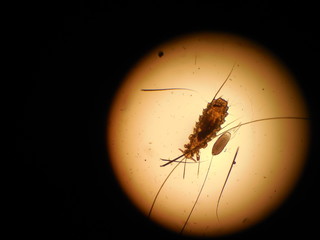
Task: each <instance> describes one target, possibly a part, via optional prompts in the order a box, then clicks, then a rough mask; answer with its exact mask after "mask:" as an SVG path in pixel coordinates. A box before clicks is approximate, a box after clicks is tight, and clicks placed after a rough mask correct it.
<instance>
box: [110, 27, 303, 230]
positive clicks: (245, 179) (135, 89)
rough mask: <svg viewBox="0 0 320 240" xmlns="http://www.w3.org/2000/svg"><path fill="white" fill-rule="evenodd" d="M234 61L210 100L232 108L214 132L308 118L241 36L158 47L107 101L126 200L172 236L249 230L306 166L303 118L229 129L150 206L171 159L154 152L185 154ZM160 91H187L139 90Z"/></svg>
mask: <svg viewBox="0 0 320 240" xmlns="http://www.w3.org/2000/svg"><path fill="white" fill-rule="evenodd" d="M233 66H234V68H233V71H232V73H231V75H230V78H229V79H228V80H227V82H226V83H225V85H224V86H223V87H222V89H221V90H220V91H219V93H218V95H217V97H216V98H219V97H222V98H223V99H225V100H226V101H228V106H229V109H228V116H227V117H226V118H225V123H224V124H223V125H222V128H223V129H222V130H221V131H220V132H219V133H222V132H224V131H226V130H228V129H230V128H232V127H236V126H238V125H239V124H243V123H246V122H249V121H253V120H258V119H264V118H273V117H308V113H307V111H306V104H305V101H304V99H303V96H302V93H301V92H300V90H299V88H298V85H296V83H295V79H294V77H293V76H292V75H291V74H290V72H289V71H288V69H286V67H285V66H284V64H283V63H282V62H281V61H279V60H277V58H276V57H275V56H274V55H272V53H270V52H269V51H268V50H267V49H265V48H263V47H261V46H259V45H258V44H256V43H254V42H252V41H250V40H248V39H245V38H241V37H238V36H234V35H228V34H218V33H217V34H214V33H199V34H192V35H187V36H181V37H180V38H177V39H173V40H172V41H169V42H167V43H164V44H163V45H160V46H157V47H155V48H154V50H152V51H151V52H150V53H149V54H147V55H146V56H145V57H144V58H142V59H141V60H140V61H139V62H137V64H136V65H135V66H133V68H132V69H131V71H129V73H128V75H127V76H126V78H125V79H124V81H123V84H122V86H121V87H120V88H119V89H118V92H117V94H116V96H115V99H114V101H113V105H112V108H111V112H110V114H109V119H108V122H107V123H106V124H107V140H108V141H107V143H108V144H107V147H108V151H109V153H110V157H111V160H112V166H113V169H114V171H115V174H116V176H117V179H118V180H119V182H120V185H121V186H122V188H123V190H124V192H125V193H126V194H127V196H128V197H129V199H130V200H131V201H132V203H133V205H135V206H136V207H137V208H138V209H139V210H140V211H141V212H142V213H143V214H145V216H146V217H150V220H152V221H154V222H156V223H158V224H159V225H161V226H162V227H164V228H167V229H169V230H172V231H174V232H177V233H180V232H181V231H182V230H183V232H182V234H187V235H197V236H204V235H209V236H219V235H225V234H231V233H236V232H237V231H240V230H244V229H248V228H250V227H251V226H253V225H255V224H257V223H259V222H260V221H262V220H264V219H265V218H266V217H267V216H268V215H270V214H271V213H273V212H274V211H276V210H277V208H278V207H279V206H280V205H281V204H282V203H283V202H284V200H285V199H286V198H287V197H288V196H289V194H290V192H291V191H292V190H293V188H294V186H295V184H296V183H297V181H298V180H299V176H300V174H301V172H302V170H303V166H304V163H305V160H306V154H307V150H308V144H309V121H308V120H307V119H292V118H291V119H285V118H284V119H273V120H265V121H259V122H254V123H251V124H246V125H243V126H240V125H239V127H238V128H233V129H231V130H230V131H229V132H230V134H231V139H230V141H229V142H228V144H227V146H226V147H225V148H224V150H223V151H222V152H221V153H220V154H219V155H216V156H214V157H212V154H211V151H212V146H213V144H214V142H215V141H216V140H217V139H218V137H216V138H214V139H213V140H212V141H211V142H209V143H208V146H207V147H206V148H203V149H201V150H200V166H199V165H198V162H197V163H195V162H194V161H193V160H191V159H188V161H187V164H184V162H182V163H181V164H179V165H178V166H177V168H176V169H175V170H174V171H173V173H172V174H171V175H170V177H169V178H168V179H167V181H166V182H165V184H164V185H163V187H162V189H161V191H160V192H159V194H158V196H157V199H156V201H155V202H154V200H155V197H156V195H157V193H158V191H159V189H160V187H161V185H162V184H163V183H164V181H165V179H166V178H167V176H168V174H169V173H170V172H171V171H172V169H173V168H174V167H175V166H176V165H177V164H178V163H177V162H173V163H171V164H169V165H167V166H165V167H160V165H162V164H164V163H166V162H164V161H162V160H161V158H162V159H174V158H176V157H178V156H180V155H181V154H182V153H181V151H180V150H179V148H181V149H182V150H183V149H184V145H185V144H187V143H188V142H189V139H188V136H189V135H190V134H191V133H192V132H193V128H194V127H195V123H196V122H197V121H198V119H199V116H200V115H201V114H202V111H203V109H204V108H206V107H207V103H208V102H211V101H212V99H213V97H214V96H215V94H216V93H217V91H218V89H219V88H220V87H221V85H222V84H223V82H224V80H226V78H227V76H228V75H229V73H230V72H231V69H232V67H233ZM163 88H188V89H191V90H193V91H189V90H167V91H141V89H163ZM219 133H218V134H219ZM238 147H239V152H238V155H237V158H236V164H235V165H233V168H232V171H231V172H230V175H229V178H228V181H227V182H226V178H227V175H228V171H229V169H230V166H231V164H232V161H233V158H234V156H235V152H236V150H237V148H238ZM181 159H182V158H181ZM181 159H179V160H181ZM211 160H212V165H211V168H210V170H209V173H208V177H207V179H206V182H205V185H204V187H203V190H202V192H201V195H200V197H199V199H198V201H197V202H196V199H197V196H198V194H199V191H200V189H201V187H202V186H203V183H204V180H205V176H206V174H207V170H208V167H209V164H210V162H211ZM198 167H200V168H199V174H198ZM183 174H185V176H184V178H183ZM225 182H226V185H225V188H224V191H223V193H222V195H221V199H220V203H219V206H218V209H217V201H218V198H219V196H220V194H221V190H222V187H223V185H224V183H225ZM153 202H154V206H153V208H152V211H151V212H150V210H151V206H152V204H153ZM195 203H196V204H195ZM194 205H195V207H194V210H193V212H192V214H191V215H190V218H189V220H188V222H186V221H187V218H188V216H189V214H190V211H191V209H192V208H193V206H194ZM149 214H150V216H148V215H149ZM184 225H185V227H184Z"/></svg>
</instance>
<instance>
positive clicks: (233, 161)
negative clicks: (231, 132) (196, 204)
mask: <svg viewBox="0 0 320 240" xmlns="http://www.w3.org/2000/svg"><path fill="white" fill-rule="evenodd" d="M238 152H239V147H238V148H237V151H236V153H235V155H234V157H233V160H232V162H231V166H230V169H229V172H228V175H227V177H226V180H225V181H224V184H223V187H222V189H221V192H220V195H219V198H218V201H217V207H216V216H217V219H218V222H219V215H218V209H219V203H220V199H221V196H222V193H223V190H224V188H225V186H226V184H227V181H228V179H229V176H230V173H231V170H232V168H233V165H235V164H236V158H237V155H238Z"/></svg>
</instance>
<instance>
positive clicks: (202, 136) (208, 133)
mask: <svg viewBox="0 0 320 240" xmlns="http://www.w3.org/2000/svg"><path fill="white" fill-rule="evenodd" d="M234 67H235V64H234V65H233V66H232V68H231V71H230V72H229V74H228V76H227V77H226V79H225V80H224V81H223V83H222V84H221V86H220V87H219V89H218V90H217V92H216V93H215V95H214V97H213V99H212V100H211V102H209V103H208V104H207V107H206V108H205V109H203V111H202V114H201V115H200V116H199V119H198V122H196V124H195V127H194V129H193V133H192V134H190V135H189V137H188V139H189V142H188V143H186V144H184V150H183V149H180V148H179V150H180V151H181V152H182V154H181V155H180V156H178V157H176V158H174V159H165V158H160V159H161V160H162V161H164V162H166V163H164V164H162V165H160V167H165V166H168V165H169V164H172V163H176V165H175V166H174V167H173V169H172V170H171V171H170V172H169V173H168V175H167V176H166V178H165V179H164V180H163V182H162V184H161V186H160V187H159V189H158V191H157V193H156V195H155V197H154V199H153V202H152V204H151V207H150V210H149V213H148V217H149V218H150V217H151V214H152V211H153V209H154V206H155V204H156V201H157V198H158V196H159V194H160V192H161V190H162V188H163V187H164V185H165V184H166V182H167V181H168V179H169V178H170V176H171V174H172V173H173V172H174V171H175V170H176V168H177V167H178V166H179V165H180V164H181V163H182V162H184V164H185V165H184V170H183V178H184V177H185V168H186V167H185V166H186V163H187V160H188V159H190V160H192V162H193V163H198V174H199V168H200V149H205V148H206V147H207V146H208V143H209V142H211V141H212V140H213V139H215V138H216V137H218V139H217V140H216V142H215V143H214V145H213V147H212V151H211V153H212V157H211V159H210V162H209V166H208V169H207V171H206V175H205V178H204V180H203V183H202V185H201V188H200V190H199V192H198V195H197V197H196V199H195V202H194V204H193V206H192V208H191V210H190V212H189V214H188V216H187V218H186V220H185V222H184V224H183V226H182V228H181V230H180V234H182V233H183V231H184V229H185V227H186V226H187V224H188V221H189V219H190V217H191V215H192V213H193V211H194V208H195V206H196V204H197V202H198V200H199V197H200V196H201V193H202V190H203V188H204V186H205V184H206V181H207V177H208V175H209V171H210V168H211V164H212V159H213V157H214V156H216V155H219V154H220V153H221V152H222V151H223V150H224V149H225V147H226V145H227V144H228V142H229V141H230V139H231V137H232V135H231V133H230V130H234V129H239V128H240V127H241V126H244V125H249V124H252V123H256V122H262V121H269V120H280V119H293V120H309V118H307V117H290V116H280V117H270V118H261V119H256V120H252V121H248V122H244V123H240V124H238V125H237V126H235V127H231V128H229V129H228V130H224V131H223V132H221V133H220V131H221V130H222V128H221V125H222V124H223V123H225V118H226V117H227V116H228V109H229V107H228V101H226V100H225V99H223V98H222V97H219V98H217V99H216V97H217V95H218V94H219V92H220V91H221V89H222V88H223V87H224V85H225V84H226V83H227V81H228V80H229V78H230V76H231V74H232V72H233V70H234ZM175 90H186V91H193V90H192V89H188V88H161V89H141V91H144V92H156V91H175ZM231 123H232V122H231ZM231 123H229V124H231ZM229 124H228V125H229ZM225 127H226V126H225ZM225 127H224V128H225ZM239 149H240V148H239V146H238V147H237V149H236V152H235V154H234V157H233V160H232V162H231V165H230V168H229V171H228V173H227V175H226V178H225V181H224V184H223V186H222V188H221V191H220V194H219V197H218V200H217V204H216V217H217V220H218V221H219V215H218V211H219V203H220V199H221V197H222V195H223V192H224V190H225V187H226V185H227V182H228V179H229V176H230V174H231V171H232V168H233V166H234V165H235V164H236V158H237V156H238V154H239ZM194 156H195V157H194ZM181 158H182V159H181ZM192 162H189V163H192Z"/></svg>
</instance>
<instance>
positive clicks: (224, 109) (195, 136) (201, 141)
mask: <svg viewBox="0 0 320 240" xmlns="http://www.w3.org/2000/svg"><path fill="white" fill-rule="evenodd" d="M228 109H229V107H228V102H227V101H226V100H224V99H223V98H218V99H213V100H212V102H209V103H208V105H207V108H205V109H203V111H202V115H200V117H199V121H198V122H196V126H195V128H194V129H193V133H192V134H190V135H189V143H187V144H185V145H184V147H185V149H184V150H182V149H180V151H181V152H182V153H183V154H182V155H181V156H179V157H177V158H175V159H173V160H167V159H162V160H164V161H168V162H167V163H165V164H163V165H161V167H164V166H167V165H168V164H170V163H172V162H175V161H176V160H177V159H179V158H181V157H185V158H187V159H192V160H193V161H195V162H196V161H199V160H200V149H201V148H206V147H207V145H208V142H210V141H211V140H212V139H213V138H215V137H216V135H217V132H219V131H220V130H221V125H222V124H223V123H224V122H225V118H226V116H227V115H228ZM194 155H196V159H194V158H193V156H194Z"/></svg>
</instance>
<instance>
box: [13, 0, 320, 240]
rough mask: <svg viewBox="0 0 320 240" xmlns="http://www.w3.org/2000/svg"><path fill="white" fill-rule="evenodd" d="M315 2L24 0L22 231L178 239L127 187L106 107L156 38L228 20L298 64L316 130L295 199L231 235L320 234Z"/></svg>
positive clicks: (226, 26)
mask: <svg viewBox="0 0 320 240" xmlns="http://www.w3.org/2000/svg"><path fill="white" fill-rule="evenodd" d="M316 9H317V7H316V5H313V6H312V5H308V4H307V3H306V2H303V3H301V1H300V2H299V4H293V3H290V4H288V5H281V4H279V3H276V4H275V3H270V2H268V1H237V2H233V1H231V2H230V1H225V3H223V2H222V1H211V3H210V4H204V3H201V2H200V1H194V2H192V3H190V2H188V1H184V2H180V3H177V2H175V1H168V2H166V1H149V2H148V3H138V2H136V1H132V2H131V3H127V2H125V1H103V0H100V1H97V0H96V1H94V0H92V1H84V0H82V1H61V2H60V1H41V2H35V1H31V3H30V2H28V3H24V6H22V8H21V13H20V12H19V14H18V13H17V16H16V17H15V16H13V18H14V19H15V21H16V22H17V23H18V28H17V29H18V30H17V31H18V32H17V33H18V36H19V37H18V38H17V44H18V45H19V48H20V47H22V48H21V52H20V54H19V57H18V60H19V62H20V63H22V66H21V67H19V68H18V69H17V72H18V73H19V74H21V75H22V77H20V78H19V80H16V81H14V83H15V93H16V99H17V102H18V108H16V110H17V111H16V112H17V115H16V118H15V120H16V126H17V128H16V130H17V131H16V153H17V155H16V156H17V163H18V167H17V169H16V171H15V179H17V184H16V186H15V188H14V191H15V193H17V196H16V197H15V198H14V201H13V204H14V207H13V213H12V216H13V226H14V231H13V233H14V234H19V235H20V236H21V235H22V236H24V237H30V238H32V239H124V238H128V237H133V238H139V239H158V238H159V239H179V238H180V236H177V235H173V234H172V233H169V232H166V231H165V230H163V229H162V228H159V227H157V226H156V225H154V224H152V223H150V222H149V221H148V220H147V219H146V218H145V217H144V216H142V215H141V214H140V213H139V212H138V211H137V210H135V208H134V207H132V206H131V205H130V203H129V201H128V200H127V199H126V197H125V196H124V194H123V193H122V191H121V190H120V188H119V186H118V185H117V182H116V180H115V179H114V176H113V173H112V170H111V168H110V165H109V162H108V155H107V152H106V149H105V131H106V129H105V128H106V125H105V124H106V118H107V114H108V110H109V107H110V104H111V100H112V97H113V94H114V93H115V91H116V89H117V86H118V85H119V83H120V82H121V80H122V79H123V77H124V76H125V74H126V73H127V72H128V71H129V70H130V68H131V67H132V66H133V64H134V63H135V62H136V61H137V60H138V59H139V58H140V57H142V56H143V55H144V54H145V53H147V52H148V51H149V50H151V49H152V48H153V47H155V46H156V45H158V44H160V43H162V42H163V41H166V40H169V39H171V38H172V37H175V36H179V35H180V34H186V33H192V32H194V31H224V32H231V33H235V34H240V35H243V36H245V37H249V38H251V39H253V40H256V41H258V42H260V43H261V44H263V45H265V46H266V47H267V48H269V49H270V50H271V51H273V52H274V53H275V54H276V55H277V56H278V57H280V59H282V60H283V61H284V62H285V63H286V64H287V65H288V67H289V68H290V69H291V70H292V71H293V73H294V74H295V75H296V76H297V78H298V81H299V84H300V86H301V88H302V89H303V90H304V93H305V96H306V98H307V100H308V104H309V106H310V109H309V110H310V114H311V117H312V132H313V136H312V137H313V143H312V146H311V152H310V156H309V161H308V164H307V167H306V171H305V174H304V175H303V178H302V180H301V182H300V184H299V185H298V187H297V188H296V190H295V191H294V193H293V195H292V197H291V198H290V199H289V200H288V202H287V203H286V204H285V205H284V206H283V207H282V208H281V209H280V210H279V211H278V212H276V213H275V214H274V215H272V216H271V217H270V218H269V219H267V220H266V221H265V222H263V223H262V224H260V225H258V226H257V227H255V228H253V229H251V230H250V231H245V232H243V233H240V234H238V235H234V236H229V237H227V239H257V238H261V237H266V238H274V237H277V238H278V237H279V238H280V237H282V238H284V237H285V238H286V239H287V238H289V237H295V236H296V235H303V236H304V238H306V239H307V238H308V237H311V236H312V237H313V235H315V236H316V234H317V221H318V217H319V197H318V195H317V189H318V188H319V185H318V183H319V180H318V178H317V174H318V172H317V171H318V170H319V169H320V168H319V162H318V161H317V154H316V149H319V148H318V147H319V143H317V139H316V136H317V133H318V132H319V127H318V126H317V124H318V122H319V121H318V120H319V113H318V112H317V110H318V104H319V93H318V92H319V87H318V79H319V77H318V71H317V70H318V69H319V66H318V65H319V60H318V54H319V42H318V40H319V36H318V34H319V33H318V32H319V30H318V27H317V25H318V23H317V21H319V17H318V15H317V13H316ZM164 57H165V56H164ZM182 87H183V86H182ZM141 124H143V123H141ZM124 147H125V146H124Z"/></svg>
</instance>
